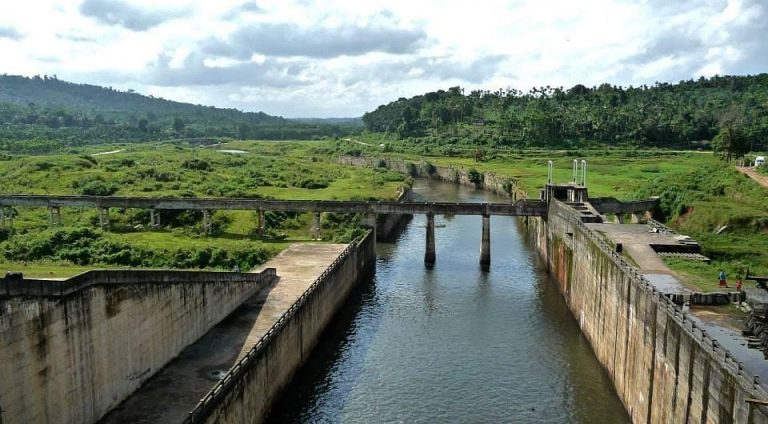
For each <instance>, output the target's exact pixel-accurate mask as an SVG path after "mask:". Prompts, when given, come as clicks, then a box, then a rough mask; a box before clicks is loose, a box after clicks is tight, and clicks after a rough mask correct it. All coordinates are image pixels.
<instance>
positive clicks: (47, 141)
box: [0, 75, 351, 153]
mask: <svg viewBox="0 0 768 424" xmlns="http://www.w3.org/2000/svg"><path fill="white" fill-rule="evenodd" d="M350 130H351V127H349V128H348V127H346V126H344V125H338V124H337V123H323V122H310V123H305V122H298V121H292V120H288V119H284V118H281V117H275V116H270V115H267V114H265V113H263V112H241V111H239V110H236V109H220V108H215V107H209V106H199V105H192V104H188V103H180V102H174V101H169V100H165V99H160V98H154V97H148V96H143V95H140V94H137V93H134V92H132V91H127V92H123V91H117V90H114V89H112V88H103V87H97V86H93V85H87V84H73V83H70V82H65V81H61V80H59V79H57V78H56V77H48V76H43V77H39V76H36V77H32V78H27V77H21V76H12V75H2V76H0V150H6V151H13V152H26V153H42V152H47V151H51V150H53V149H55V148H58V147H61V146H78V145H84V144H96V143H104V142H126V141H128V142H130V141H147V140H159V139H171V138H202V137H231V138H239V139H270V140H283V139H311V138H317V137H322V136H337V135H343V134H346V133H347V132H348V131H350Z"/></svg>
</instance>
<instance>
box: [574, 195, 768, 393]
mask: <svg viewBox="0 0 768 424" xmlns="http://www.w3.org/2000/svg"><path fill="white" fill-rule="evenodd" d="M562 207H564V208H569V209H570V207H569V206H567V205H564V204H563V205H562ZM567 219H568V221H569V222H570V223H572V224H573V225H575V226H576V227H578V228H579V229H581V231H582V232H583V233H584V234H585V235H586V236H587V237H588V238H589V239H590V240H592V242H594V244H595V245H596V246H597V247H598V248H599V249H600V250H601V251H602V252H603V253H604V254H605V255H607V256H608V257H609V258H610V259H611V260H612V261H613V263H614V264H615V265H616V266H617V267H618V268H619V269H621V270H622V271H624V272H625V273H626V275H628V276H629V279H630V281H631V282H633V283H635V284H636V285H637V286H638V287H639V288H640V289H642V290H645V291H646V292H651V296H652V299H653V301H654V302H655V303H656V304H657V305H658V306H659V307H661V308H663V309H664V310H666V312H667V313H668V316H669V317H670V318H672V320H673V321H675V322H676V323H678V324H679V325H680V327H681V328H682V329H683V332H684V333H686V334H688V335H689V336H690V337H691V338H692V339H693V340H694V341H695V342H696V343H697V344H698V345H699V346H700V347H701V348H702V349H703V350H704V351H706V352H708V353H709V354H710V355H711V356H712V358H713V359H714V360H715V361H716V362H718V363H719V364H720V365H721V366H722V367H723V368H724V369H727V370H729V371H731V372H732V373H733V374H734V376H735V379H736V381H738V382H739V383H741V385H742V386H743V388H745V389H746V390H748V391H749V390H752V391H753V392H754V394H755V395H757V396H759V397H761V398H763V399H765V398H768V391H766V389H765V388H764V387H763V386H762V385H761V384H760V382H759V381H758V379H757V377H756V376H748V375H747V374H746V372H745V371H744V368H743V365H742V363H741V362H739V361H737V360H736V359H735V358H734V357H733V356H732V355H731V353H730V352H729V351H728V350H726V349H725V348H723V347H721V346H720V345H719V344H718V342H717V340H715V339H714V338H712V337H711V336H709V335H708V334H707V332H706V330H705V329H703V328H699V327H698V326H697V325H696V322H695V321H694V320H692V319H691V318H690V317H688V314H686V313H685V311H684V310H683V309H682V307H681V306H679V305H677V304H675V303H674V302H673V301H672V299H670V298H669V297H667V296H666V295H664V294H663V293H662V292H661V291H658V290H656V287H655V286H654V285H653V284H651V282H650V281H648V280H647V279H646V278H645V277H644V276H643V275H642V274H641V273H640V271H639V270H638V269H637V268H636V267H634V266H632V265H630V264H629V263H628V262H627V261H626V260H625V259H624V257H622V255H621V254H619V253H618V252H616V251H615V250H614V249H613V248H611V246H610V245H609V244H608V243H607V242H606V241H605V239H604V238H603V237H602V236H600V235H598V234H597V233H596V232H594V231H592V230H591V229H590V228H588V227H587V226H586V224H584V223H583V222H581V220H580V219H578V216H577V214H576V211H575V210H574V211H573V214H569V217H568V218H567ZM747 388H749V389H747Z"/></svg>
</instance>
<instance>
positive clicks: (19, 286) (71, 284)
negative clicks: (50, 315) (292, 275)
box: [0, 268, 277, 297]
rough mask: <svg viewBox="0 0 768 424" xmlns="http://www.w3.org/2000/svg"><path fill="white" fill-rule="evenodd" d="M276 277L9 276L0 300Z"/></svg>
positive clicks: (157, 273) (0, 285)
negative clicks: (109, 287)
mask: <svg viewBox="0 0 768 424" xmlns="http://www.w3.org/2000/svg"><path fill="white" fill-rule="evenodd" d="M276 275H277V272H276V270H275V269H274V268H269V269H266V270H264V271H263V272H261V273H240V272H216V271H165V270H91V271H86V272H84V273H82V274H78V275H76V276H74V277H72V278H68V279H66V280H47V279H36V278H24V277H23V276H22V275H21V274H8V275H6V276H5V277H3V278H0V296H6V297H13V296H32V297H61V296H68V295H71V294H73V293H75V292H79V291H82V290H84V289H87V288H89V287H93V286H100V285H120V284H154V285H157V284H178V283H259V282H262V281H263V280H264V279H265V278H273V277H275V276H276Z"/></svg>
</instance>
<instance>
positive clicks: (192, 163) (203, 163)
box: [181, 159, 213, 171]
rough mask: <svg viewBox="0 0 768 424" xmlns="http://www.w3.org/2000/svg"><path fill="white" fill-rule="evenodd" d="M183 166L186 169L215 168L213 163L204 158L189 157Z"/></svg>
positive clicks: (203, 169) (204, 169) (206, 169)
mask: <svg viewBox="0 0 768 424" xmlns="http://www.w3.org/2000/svg"><path fill="white" fill-rule="evenodd" d="M181 166H182V167H184V168H186V169H191V170H194V171H210V170H212V169H213V167H212V166H211V164H210V163H209V162H208V161H207V160H204V159H189V160H185V161H184V162H183V163H182V164H181Z"/></svg>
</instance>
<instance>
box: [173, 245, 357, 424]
mask: <svg viewBox="0 0 768 424" xmlns="http://www.w3.org/2000/svg"><path fill="white" fill-rule="evenodd" d="M369 237H372V234H371V233H370V232H369V233H368V235H366V236H365V237H364V238H363V240H362V241H361V242H358V241H354V242H352V243H350V244H349V245H348V246H347V247H346V248H345V249H344V251H342V253H341V254H340V255H339V256H338V257H336V259H334V261H333V262H332V263H331V265H330V266H328V268H326V269H325V270H324V271H323V272H322V274H320V276H319V277H317V278H316V279H315V281H314V282H313V283H312V284H311V285H310V286H309V288H307V290H305V291H304V293H303V294H302V295H301V296H299V298H298V299H297V300H296V302H294V304H293V305H291V306H290V307H289V308H288V310H286V311H285V312H284V313H283V315H281V316H280V318H279V319H278V320H277V321H276V322H275V323H274V324H273V325H272V327H271V328H270V329H269V330H267V332H266V333H264V335H263V336H262V337H261V339H259V341H258V342H256V344H255V345H254V346H253V347H252V348H251V349H250V350H249V351H248V352H247V353H246V354H245V355H244V356H243V357H242V358H240V359H239V360H238V361H237V363H235V365H234V366H233V367H232V368H230V369H229V371H228V372H227V374H226V375H225V376H224V377H223V378H222V379H221V380H220V381H219V382H218V383H216V385H215V386H213V388H212V389H211V390H210V391H208V393H206V395H205V396H204V397H203V398H202V399H200V401H199V402H198V403H197V405H196V406H195V408H194V409H193V410H192V411H190V412H189V414H188V416H187V418H186V419H185V420H184V422H185V423H190V424H191V423H199V422H203V420H204V419H205V418H206V417H208V416H209V415H210V413H211V412H212V411H213V410H214V409H215V408H216V405H218V404H219V403H220V402H221V400H222V399H223V398H224V397H225V396H226V395H227V394H228V393H229V391H230V390H231V388H232V387H233V386H234V385H235V384H236V383H237V381H238V380H239V379H240V378H241V377H242V375H243V374H244V373H245V372H246V371H247V370H248V369H249V367H250V366H251V365H252V364H253V363H254V362H255V361H256V359H257V358H258V357H259V355H260V354H261V353H262V351H263V350H264V349H265V347H266V346H268V345H269V343H270V342H271V341H272V339H273V338H274V337H275V336H276V335H277V334H278V333H279V332H280V330H282V329H283V327H285V325H286V324H287V323H288V322H289V321H290V319H291V318H293V316H294V315H295V314H296V313H297V312H298V311H299V309H301V307H302V306H304V304H305V303H306V302H307V300H308V299H309V297H310V296H312V295H313V294H314V292H315V291H316V290H317V288H318V287H319V286H320V284H321V283H322V282H323V281H324V280H325V279H326V278H328V276H329V275H331V274H333V273H334V272H335V271H336V269H337V268H338V267H339V265H340V264H341V263H343V262H344V261H346V260H347V259H348V257H349V256H350V254H351V253H352V252H353V251H354V249H356V248H357V247H358V246H359V245H361V244H363V243H366V242H370V240H368V238H369Z"/></svg>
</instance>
